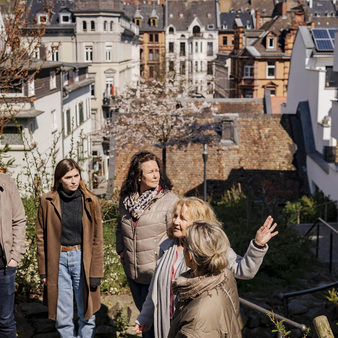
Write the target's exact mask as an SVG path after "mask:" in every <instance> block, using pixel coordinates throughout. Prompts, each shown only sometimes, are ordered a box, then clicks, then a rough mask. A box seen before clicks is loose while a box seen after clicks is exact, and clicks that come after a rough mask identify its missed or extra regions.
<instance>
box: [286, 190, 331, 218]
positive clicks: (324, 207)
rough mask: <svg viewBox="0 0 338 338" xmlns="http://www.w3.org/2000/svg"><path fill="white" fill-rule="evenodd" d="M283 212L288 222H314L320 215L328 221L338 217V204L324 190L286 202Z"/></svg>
mask: <svg viewBox="0 0 338 338" xmlns="http://www.w3.org/2000/svg"><path fill="white" fill-rule="evenodd" d="M283 214H284V216H285V217H286V222H287V223H288V224H289V223H291V224H299V223H313V222H315V221H316V220H317V219H318V217H322V218H323V219H324V220H327V221H336V219H337V211H336V204H335V203H334V202H333V201H330V199H329V198H328V197H326V196H324V194H323V193H322V192H317V193H316V194H315V195H313V196H306V195H304V196H302V197H301V198H300V199H299V200H298V201H295V202H290V201H288V202H286V205H285V207H284V210H283Z"/></svg>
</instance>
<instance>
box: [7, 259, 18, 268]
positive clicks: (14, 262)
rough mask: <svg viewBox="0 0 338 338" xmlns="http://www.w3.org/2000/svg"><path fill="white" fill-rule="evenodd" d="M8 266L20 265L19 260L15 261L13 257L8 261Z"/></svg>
mask: <svg viewBox="0 0 338 338" xmlns="http://www.w3.org/2000/svg"><path fill="white" fill-rule="evenodd" d="M8 266H10V267H12V268H16V267H17V266H18V262H17V261H15V260H14V259H11V260H10V261H9V263H8Z"/></svg>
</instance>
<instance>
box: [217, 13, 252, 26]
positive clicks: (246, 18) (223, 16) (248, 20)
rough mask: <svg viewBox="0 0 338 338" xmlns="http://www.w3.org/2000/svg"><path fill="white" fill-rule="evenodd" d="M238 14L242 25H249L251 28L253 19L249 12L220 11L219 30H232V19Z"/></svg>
mask: <svg viewBox="0 0 338 338" xmlns="http://www.w3.org/2000/svg"><path fill="white" fill-rule="evenodd" d="M237 15H238V16H239V18H240V19H241V21H242V23H243V25H244V27H247V26H248V25H250V27H251V28H253V26H254V24H253V20H252V16H251V14H250V13H247V12H246V13H239V14H236V13H220V29H221V30H232V29H233V26H234V21H235V19H236V16H237Z"/></svg>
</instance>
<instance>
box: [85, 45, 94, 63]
mask: <svg viewBox="0 0 338 338" xmlns="http://www.w3.org/2000/svg"><path fill="white" fill-rule="evenodd" d="M85 61H86V62H91V61H93V46H85Z"/></svg>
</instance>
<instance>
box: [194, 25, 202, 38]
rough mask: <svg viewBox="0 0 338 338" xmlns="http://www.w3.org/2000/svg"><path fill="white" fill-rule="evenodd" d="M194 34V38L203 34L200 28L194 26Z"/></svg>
mask: <svg viewBox="0 0 338 338" xmlns="http://www.w3.org/2000/svg"><path fill="white" fill-rule="evenodd" d="M192 33H193V35H194V36H199V35H200V34H201V28H200V27H199V26H194V27H193V29H192Z"/></svg>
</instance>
